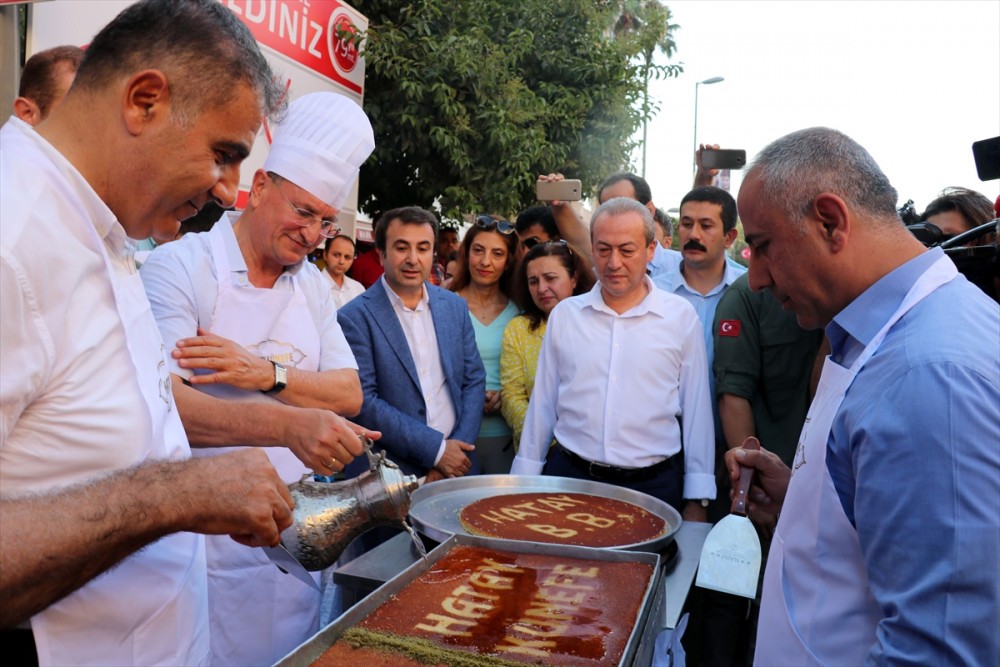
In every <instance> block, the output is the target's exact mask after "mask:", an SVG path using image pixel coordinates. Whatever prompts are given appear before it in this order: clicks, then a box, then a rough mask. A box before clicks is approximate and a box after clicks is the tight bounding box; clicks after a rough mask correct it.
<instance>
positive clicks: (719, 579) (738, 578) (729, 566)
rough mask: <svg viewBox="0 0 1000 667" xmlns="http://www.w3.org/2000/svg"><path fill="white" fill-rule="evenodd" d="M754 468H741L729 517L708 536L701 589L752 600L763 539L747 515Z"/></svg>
mask: <svg viewBox="0 0 1000 667" xmlns="http://www.w3.org/2000/svg"><path fill="white" fill-rule="evenodd" d="M743 449H760V442H759V441H758V440H757V438H754V437H749V438H747V439H746V440H744V441H743ZM752 477H753V469H752V468H747V467H746V466H743V467H742V470H741V471H740V483H739V487H738V488H737V490H736V496H735V497H734V498H733V506H732V509H731V510H730V514H729V516H727V517H725V518H724V519H722V521H720V522H719V523H717V524H715V527H714V528H712V531H711V532H710V533H709V534H708V537H707V538H705V546H704V547H702V550H701V562H700V563H699V564H698V579H697V580H696V581H695V584H696V585H698V586H701V587H702V588H711V589H712V590H716V591H722V592H723V593H731V594H732V595H740V596H743V597H745V598H751V599H753V598H754V597H756V595H757V577H758V576H759V575H760V538H758V537H757V530H756V529H755V528H754V527H753V524H752V523H750V519H748V518H747V493H748V492H749V490H750V479H751V478H752Z"/></svg>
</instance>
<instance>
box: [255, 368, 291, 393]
mask: <svg viewBox="0 0 1000 667" xmlns="http://www.w3.org/2000/svg"><path fill="white" fill-rule="evenodd" d="M268 361H270V362H271V364H272V365H273V366H274V386H273V387H271V388H270V389H261V392H262V393H264V394H277V393H278V392H279V391H281V390H282V389H284V388H285V387H286V386H288V372H287V371H286V370H285V367H284V366H282V365H281V364H279V363H278V362H277V361H274V360H273V359H268Z"/></svg>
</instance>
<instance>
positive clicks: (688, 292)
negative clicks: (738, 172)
mask: <svg viewBox="0 0 1000 667" xmlns="http://www.w3.org/2000/svg"><path fill="white" fill-rule="evenodd" d="M736 235H737V232H736V200H735V199H733V196H732V195H731V194H729V193H728V192H726V191H725V190H723V189H722V188H717V187H714V186H711V185H706V186H702V187H698V188H695V189H694V190H692V191H691V192H689V193H687V194H686V195H684V198H683V199H682V200H681V211H680V224H679V225H678V226H677V239H678V240H679V241H680V244H681V257H682V259H681V264H680V267H679V268H678V270H677V271H665V272H660V273H656V274H654V275H653V283H654V284H655V285H656V286H657V287H659V288H660V289H662V290H666V291H667V292H670V293H671V294H676V295H678V296H682V297H684V298H685V299H687V300H688V302H690V304H691V305H692V306H694V309H695V312H697V313H698V318H699V319H700V320H701V325H702V330H703V331H704V334H705V350H706V351H707V352H708V368H709V369H710V370H711V368H712V359H713V357H714V355H713V354H712V352H713V348H714V345H713V343H712V322H713V320H714V319H715V308H716V306H718V305H719V300H720V299H722V294H723V293H724V292H725V291H726V288H727V287H729V286H730V285H732V284H733V281H735V280H736V279H737V278H739V277H740V276H741V275H743V274H744V273H746V269H744V268H743V267H741V266H739V265H736V264H734V263H731V262H727V261H726V250H728V249H729V246H731V245H732V244H733V241H735V240H736ZM709 375H711V373H709ZM710 381H711V383H712V396H715V381H714V378H711V379H710Z"/></svg>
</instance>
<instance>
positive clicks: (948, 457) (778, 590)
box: [726, 128, 1000, 666]
mask: <svg viewBox="0 0 1000 667" xmlns="http://www.w3.org/2000/svg"><path fill="white" fill-rule="evenodd" d="M895 204H896V191H895V189H893V188H892V186H891V185H890V184H889V181H888V179H886V177H885V176H884V174H883V173H882V172H881V170H880V169H879V167H878V165H877V164H875V162H874V160H872V158H871V156H870V155H869V154H868V153H867V152H866V151H865V150H864V149H863V148H862V147H861V146H859V145H858V144H857V143H855V142H854V141H853V140H851V139H850V138H848V137H846V136H844V135H843V134H840V133H839V132H836V131H834V130H829V129H826V128H813V129H810V130H802V131H800V132H796V133H793V134H791V135H788V136H787V137H784V138H782V139H779V140H777V141H775V142H774V143H772V144H771V145H770V146H768V147H767V148H765V149H764V150H763V151H762V152H761V153H760V155H758V156H757V159H756V161H755V162H754V165H753V167H752V168H751V169H750V171H749V172H748V174H747V177H746V179H745V180H744V182H743V185H742V187H741V189H740V196H739V211H740V216H741V218H742V220H743V225H744V233H745V235H746V239H747V243H748V245H749V246H750V248H751V251H752V255H751V260H750V272H749V279H750V285H751V287H752V288H753V289H763V288H767V289H770V290H771V291H772V292H773V293H774V295H775V296H776V297H777V298H778V300H779V301H781V302H782V304H783V306H784V307H785V308H788V309H791V310H793V311H794V312H795V314H796V316H797V318H798V321H799V324H800V325H802V326H803V327H806V328H815V327H820V326H826V333H827V336H828V337H829V339H830V343H831V349H832V351H831V354H830V356H829V357H828V358H827V359H826V363H825V365H824V367H823V372H822V376H821V378H820V383H819V387H818V389H817V393H816V397H815V398H814V400H813V403H812V405H811V407H810V410H809V414H808V416H807V418H806V422H805V425H804V426H803V429H802V434H801V436H800V439H799V444H798V449H797V451H796V455H795V460H794V462H793V464H792V469H791V470H789V469H788V468H787V467H786V466H784V464H782V463H781V461H780V460H779V459H778V458H777V456H775V455H774V454H772V453H770V452H767V451H764V450H762V451H761V452H759V453H758V452H744V451H742V450H730V452H728V453H727V455H726V459H727V465H728V467H729V472H730V476H731V477H732V478H733V479H737V478H738V476H739V464H740V463H743V464H744V465H749V466H751V467H754V468H756V469H757V474H756V477H755V479H756V483H757V487H756V488H755V489H754V490H752V491H751V501H752V502H751V504H750V513H751V516H752V515H753V514H754V513H764V512H766V513H770V514H772V515H774V514H776V513H778V512H780V518H779V521H778V525H777V530H776V532H775V535H774V541H773V543H772V546H771V552H770V556H769V558H768V562H767V569H766V573H765V577H764V589H763V597H762V602H761V611H760V623H759V628H758V634H757V653H756V658H755V662H756V664H758V665H796V666H800V665H862V664H866V665H867V664H919V665H955V664H962V665H987V664H990V665H995V664H998V659H1000V620H998V619H1000V614H998V611H1000V569H998V568H997V563H998V562H1000V512H998V506H997V498H998V488H1000V487H998V480H1000V412H998V409H997V406H998V405H1000V345H998V340H1000V307H998V305H997V303H995V302H994V301H992V300H990V299H989V298H988V297H986V296H985V295H984V294H983V293H982V292H981V291H980V290H979V289H978V288H976V287H975V286H974V285H972V284H971V283H969V282H968V281H967V280H966V279H965V278H964V277H963V276H960V275H958V273H957V271H956V269H955V266H954V264H953V263H952V262H951V260H950V259H949V258H948V257H947V256H946V255H945V254H944V253H943V252H942V251H941V250H939V249H936V250H930V251H928V250H926V249H925V248H924V247H923V246H922V245H921V244H920V243H919V242H918V241H917V240H916V239H915V238H914V237H913V236H912V235H911V234H910V233H909V232H908V231H907V230H906V228H905V227H903V225H902V224H901V223H900V221H899V219H898V216H897V215H896V211H895ZM764 444H765V445H766V443H764ZM789 478H790V480H789Z"/></svg>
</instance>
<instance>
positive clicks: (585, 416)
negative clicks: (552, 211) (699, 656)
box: [511, 198, 715, 521]
mask: <svg viewBox="0 0 1000 667" xmlns="http://www.w3.org/2000/svg"><path fill="white" fill-rule="evenodd" d="M591 238H592V242H593V243H592V245H593V254H594V264H595V266H596V269H597V273H598V277H599V279H600V281H599V282H598V283H597V285H595V286H594V289H593V290H591V291H590V292H589V293H587V294H583V295H580V296H577V297H572V298H569V299H565V300H563V301H561V302H560V303H559V304H558V305H557V306H556V307H555V308H554V309H553V311H552V313H551V314H550V315H549V321H548V330H547V331H546V334H545V339H544V341H543V343H542V351H541V354H540V356H539V359H538V373H537V375H536V378H535V388H534V391H533V392H532V394H531V402H530V403H529V404H528V412H527V415H526V417H525V421H524V430H523V432H522V434H521V443H520V448H519V451H518V454H517V457H516V458H515V460H514V466H513V468H512V470H511V472H512V473H514V474H539V473H543V474H549V475H559V476H563V477H574V478H578V479H590V480H596V481H601V482H606V483H610V484H615V485H618V486H624V487H627V488H630V489H633V490H636V491H641V492H644V493H648V494H649V495H652V496H655V497H657V498H660V499H661V500H663V501H664V502H667V503H669V504H670V505H672V506H673V507H674V508H675V509H677V510H678V511H680V512H681V513H682V514H683V516H684V518H685V519H686V520H691V521H704V520H705V507H704V504H703V503H702V502H701V500H702V499H709V498H714V497H715V475H714V473H713V471H714V461H715V440H714V430H713V427H712V405H711V401H710V399H709V391H708V366H707V362H706V357H705V342H704V339H703V336H702V330H701V323H700V322H699V321H698V316H697V315H696V314H695V312H694V309H693V308H692V307H691V305H690V304H689V303H688V302H687V301H685V300H684V299H683V298H681V297H678V296H676V295H673V294H667V293H666V292H664V291H662V290H660V289H657V288H656V287H655V286H654V285H653V283H652V281H651V280H650V279H649V278H648V277H647V276H646V264H647V263H648V262H649V259H650V257H652V253H653V247H654V245H655V244H656V239H655V237H654V235H653V216H652V214H651V213H650V211H649V209H647V208H646V207H645V206H643V205H642V204H640V203H638V202H637V201H635V200H633V199H627V198H615V199H611V200H610V201H608V202H605V203H604V204H602V205H601V206H600V207H599V208H598V209H597V210H596V211H595V212H594V216H593V219H592V221H591ZM553 437H554V438H555V439H556V441H557V444H556V445H555V446H554V447H552V448H551V449H549V444H550V443H551V442H552V439H553ZM682 442H683V447H682V445H681V443H682ZM705 504H707V503H705Z"/></svg>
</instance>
